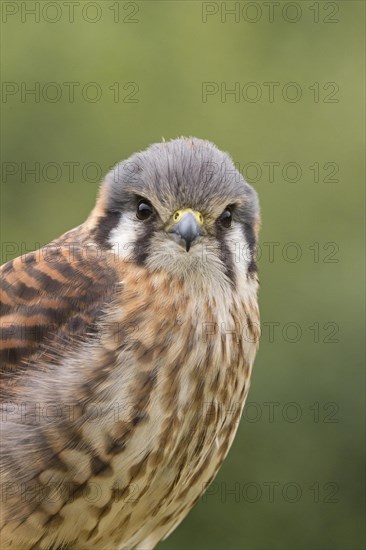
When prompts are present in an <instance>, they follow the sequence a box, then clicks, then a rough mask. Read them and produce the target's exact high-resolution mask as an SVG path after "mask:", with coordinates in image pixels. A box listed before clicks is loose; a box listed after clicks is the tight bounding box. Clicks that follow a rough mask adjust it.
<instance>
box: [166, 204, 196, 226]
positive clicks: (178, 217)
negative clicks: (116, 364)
mask: <svg viewBox="0 0 366 550" xmlns="http://www.w3.org/2000/svg"><path fill="white" fill-rule="evenodd" d="M188 212H190V213H191V214H193V216H194V217H195V219H196V220H197V222H198V223H199V224H200V225H202V224H203V216H202V214H201V212H198V211H197V210H192V208H184V209H183V210H177V211H176V212H175V213H174V216H173V220H174V222H175V223H177V222H179V221H180V220H181V219H182V218H183V216H184V215H185V214H187V213H188Z"/></svg>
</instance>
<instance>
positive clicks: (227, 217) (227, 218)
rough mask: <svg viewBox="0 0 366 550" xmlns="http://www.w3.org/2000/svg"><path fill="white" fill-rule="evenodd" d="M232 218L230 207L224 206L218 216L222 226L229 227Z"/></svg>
mask: <svg viewBox="0 0 366 550" xmlns="http://www.w3.org/2000/svg"><path fill="white" fill-rule="evenodd" d="M232 219H233V215H232V213H231V210H230V208H225V210H224V211H223V213H222V214H221V216H220V221H221V225H223V226H224V227H230V226H231V222H232Z"/></svg>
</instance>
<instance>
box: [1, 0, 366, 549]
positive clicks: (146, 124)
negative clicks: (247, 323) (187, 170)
mask: <svg viewBox="0 0 366 550" xmlns="http://www.w3.org/2000/svg"><path fill="white" fill-rule="evenodd" d="M21 4H24V3H20V2H18V3H15V2H2V10H3V14H2V16H3V17H2V19H3V23H2V62H3V76H2V82H3V92H4V93H3V97H2V103H1V110H2V145H1V155H2V172H3V178H2V207H1V212H2V242H3V246H2V253H3V261H5V260H7V259H10V258H11V257H14V256H16V255H19V253H20V252H24V251H25V250H31V249H33V248H34V247H37V246H38V244H37V243H39V244H40V245H42V244H45V243H47V242H49V241H50V240H51V239H52V238H54V237H56V236H58V235H59V234H61V233H62V232H64V231H65V230H67V229H69V228H71V227H73V226H75V225H78V224H79V223H81V222H82V221H83V219H84V218H85V217H86V216H87V214H88V212H89V211H90V209H91V208H92V206H93V203H94V200H95V195H96V191H97V188H98V180H99V179H100V178H101V177H102V174H104V173H105V172H106V171H107V170H108V169H109V168H110V167H111V166H112V165H113V164H114V163H116V162H117V161H119V160H121V159H124V158H126V157H128V156H129V155H130V154H132V153H133V152H134V151H136V150H139V149H143V148H145V147H146V146H147V145H148V144H150V143H152V142H156V141H160V140H161V138H162V137H164V138H165V139H169V138H172V137H176V136H180V135H193V136H197V137H202V138H206V139H209V140H211V141H213V142H214V143H216V144H217V145H218V146H219V147H220V148H222V149H223V150H226V151H228V152H230V154H231V155H232V156H233V158H234V160H235V162H237V163H238V167H239V168H240V169H241V171H242V173H243V174H244V176H245V177H246V178H247V179H248V181H249V182H251V183H253V185H254V186H255V188H256V189H257V191H258V193H259V197H260V202H261V207H262V217H263V227H262V231H261V247H262V248H261V250H262V255H261V258H260V262H259V264H260V279H261V290H260V306H261V315H262V321H263V336H262V342H261V347H260V351H259V354H258V356H257V360H256V364H255V369H254V376H253V381H252V387H251V391H250V394H249V399H248V402H247V407H246V409H245V413H244V418H243V419H242V421H241V424H240V427H239V431H238V435H237V437H236V440H235V443H234V445H233V447H232V450H231V451H230V454H229V456H228V458H227V460H226V462H225V464H224V466H223V468H222V469H221V471H220V474H219V476H218V477H217V479H216V481H215V483H214V485H213V486H212V487H211V488H210V490H209V494H208V495H206V497H204V498H203V499H202V500H201V502H200V503H199V504H198V505H197V506H196V508H195V509H194V510H193V511H192V512H191V514H190V515H189V516H188V518H187V519H186V520H185V521H184V522H183V523H182V525H181V526H180V527H179V528H178V529H177V530H176V531H175V532H174V534H173V535H171V536H170V537H169V538H168V540H167V541H165V542H164V543H162V544H161V545H160V547H159V548H160V549H161V550H163V549H165V550H168V549H171V550H175V549H188V548H194V549H260V550H262V549H267V548H276V549H313V548H316V549H321V550H323V549H352V550H353V549H359V548H363V547H364V515H363V513H364V496H365V490H364V471H363V465H362V464H363V458H364V454H363V451H364V445H363V436H364V418H365V417H364V371H363V363H364V361H363V360H364V348H363V343H362V342H363V334H364V309H363V280H364V263H363V244H364V243H363V200H362V197H363V178H364V172H363V169H364V147H365V143H364V132H363V117H364V111H363V94H364V88H363V86H364V54H363V41H364V4H363V2H357V1H355V2H353V1H342V2H307V1H301V2H295V3H288V2H277V3H274V4H275V5H272V6H270V5H269V4H270V3H268V2H251V3H249V4H250V5H249V4H248V2H237V3H236V4H235V3H234V2H226V8H227V9H232V8H234V9H235V10H236V12H235V14H234V15H229V14H225V3H221V2H209V3H204V2H203V3H202V2H199V1H192V2H190V1H184V2H180V1H161V2H156V1H149V2H147V1H146V2H129V3H126V2H109V1H103V2H77V3H75V5H74V10H75V11H74V17H73V18H74V20H73V21H72V17H71V14H70V11H69V10H70V9H71V8H68V7H67V6H65V5H64V3H63V2H59V3H58V7H55V6H54V4H55V3H54V2H40V3H38V8H36V9H38V10H40V11H39V12H38V13H39V14H38V15H37V13H36V16H34V15H31V14H29V13H27V11H26V10H25V8H24V6H23V7H22V6H21ZM25 4H26V5H27V8H29V9H31V8H32V5H34V4H35V3H34V2H26V3H25ZM238 6H239V7H238ZM60 10H61V11H60ZM238 10H239V11H238ZM272 10H273V11H272ZM38 19H39V21H38ZM57 19H58V20H57ZM93 20H94V22H92V21H93ZM52 21H54V22H52ZM52 82H53V83H56V85H51V84H50V83H52ZM67 82H68V83H71V82H73V83H79V85H76V84H73V85H71V84H68V85H67V84H65V83H67ZM205 82H206V83H207V82H210V83H211V84H210V90H211V92H212V94H211V95H208V96H206V97H205V96H204V95H203V90H204V89H205V88H204V87H205V86H206V85H205V84H204V83H205ZM269 82H275V83H276V84H274V85H273V86H274V97H270V96H269V85H268V84H264V83H269ZM289 82H292V83H296V84H295V85H290V86H289V85H288V83H289ZM36 83H39V84H36ZM90 83H95V84H93V85H90ZM116 83H117V84H116ZM131 83H132V84H131ZM212 83H214V84H212ZM235 83H238V84H235ZM248 83H254V84H251V85H249V86H248ZM316 83H318V84H316ZM329 83H333V84H329ZM35 86H39V94H38V97H37V98H36V97H35V96H34V95H24V90H25V88H31V87H35ZM72 86H74V92H75V97H74V101H71V100H70V96H69V93H68V90H70V88H71V87H72ZM235 86H236V89H237V90H238V86H239V93H240V95H239V97H238V96H235V95H232V94H231V95H229V94H228V95H225V87H226V90H227V91H228V90H231V89H233V88H235ZM117 89H118V90H119V97H117ZM22 90H23V96H22ZM60 90H61V96H60V97H59V98H57V93H58V94H59V93H60ZM221 91H222V95H221ZM300 91H301V97H298V98H297V99H298V101H291V99H293V98H295V93H296V94H300ZM96 92H98V93H100V94H101V97H100V98H99V99H98V98H97V101H93V98H94V97H95V93H96ZM55 94H56V95H55ZM256 94H258V97H257V99H258V101H253V98H255V95H256ZM286 94H287V95H286ZM53 98H55V99H56V100H55V101H52V99H53ZM35 99H37V101H36V100H35ZM248 99H249V100H248ZM251 99H252V100H251ZM131 100H132V101H131ZM36 163H39V164H38V167H37V165H36ZM268 163H275V164H271V166H272V167H273V174H272V173H271V172H270V165H269V164H268ZM289 163H290V164H289ZM293 163H296V164H293ZM72 167H73V169H74V173H73V174H72ZM31 168H33V169H34V168H35V170H36V173H35V174H31V173H27V170H28V169H31ZM53 180H54V181H53ZM270 243H272V244H270ZM276 243H277V244H276ZM289 243H290V244H289ZM291 243H295V244H291ZM271 249H272V250H273V256H271V255H270V251H271ZM294 260H297V261H294ZM271 327H272V330H273V334H271V330H270V329H271Z"/></svg>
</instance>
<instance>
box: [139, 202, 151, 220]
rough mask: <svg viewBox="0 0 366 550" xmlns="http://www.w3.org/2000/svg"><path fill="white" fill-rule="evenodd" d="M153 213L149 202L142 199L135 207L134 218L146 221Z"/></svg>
mask: <svg viewBox="0 0 366 550" xmlns="http://www.w3.org/2000/svg"><path fill="white" fill-rule="evenodd" d="M152 213H153V207H152V206H151V204H150V203H149V201H147V200H145V199H143V200H141V201H140V202H139V203H138V205H137V210H136V216H137V217H138V219H139V220H147V219H148V218H150V216H151V215H152Z"/></svg>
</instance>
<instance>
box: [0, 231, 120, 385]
mask: <svg viewBox="0 0 366 550" xmlns="http://www.w3.org/2000/svg"><path fill="white" fill-rule="evenodd" d="M76 231H77V230H76ZM75 234H77V233H74V236H75ZM58 243H61V244H58ZM0 276H1V282H0V312H1V334H0V360H1V370H2V373H3V374H2V378H3V386H4V385H5V390H6V386H7V384H10V385H11V382H14V377H16V375H17V374H18V373H19V372H22V370H23V369H24V368H26V367H27V365H30V364H31V363H32V362H33V363H34V361H36V360H37V358H39V357H40V354H42V358H43V359H45V360H47V361H53V360H56V359H57V357H58V356H59V355H60V353H61V352H62V351H63V350H64V349H65V346H67V345H70V343H71V345H77V343H78V342H79V341H82V340H83V338H84V337H85V336H86V335H87V334H90V333H92V332H93V330H94V331H95V330H96V328H97V321H98V318H99V317H100V316H101V315H102V313H103V311H104V309H105V306H106V305H107V304H108V302H110V300H111V298H112V296H113V292H114V289H115V284H116V282H117V273H116V269H115V266H114V265H113V262H111V258H110V255H108V254H107V253H105V252H101V251H100V250H97V249H96V248H90V246H87V245H83V244H82V243H80V242H79V243H75V241H74V242H72V243H70V242H67V240H65V239H62V238H61V239H59V241H55V242H54V243H51V244H50V245H48V246H46V247H44V248H42V249H40V250H37V251H35V252H31V253H29V254H26V255H24V256H21V257H18V258H16V259H14V260H12V261H10V262H8V263H6V264H4V265H3V266H2V267H1V268H0Z"/></svg>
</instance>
